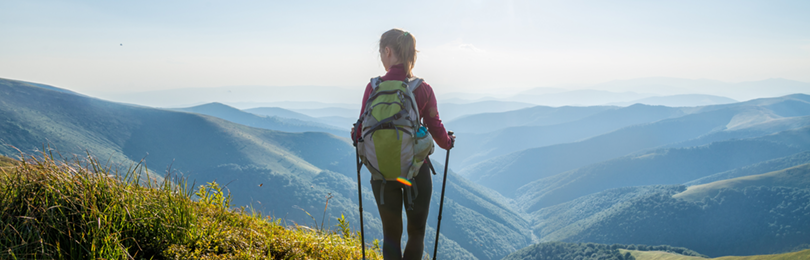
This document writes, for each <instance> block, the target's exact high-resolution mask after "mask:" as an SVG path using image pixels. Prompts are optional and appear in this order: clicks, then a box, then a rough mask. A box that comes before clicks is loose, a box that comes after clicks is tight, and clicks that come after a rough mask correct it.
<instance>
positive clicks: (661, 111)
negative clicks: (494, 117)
mask: <svg viewBox="0 0 810 260" xmlns="http://www.w3.org/2000/svg"><path fill="white" fill-rule="evenodd" d="M682 115H684V112H683V111H682V110H681V109H679V108H670V107H663V106H647V105H640V104H639V105H633V106H629V107H623V108H618V109H608V110H605V111H601V112H598V113H596V114H593V115H590V116H587V117H585V118H582V119H579V120H576V121H573V122H566V123H561V124H555V125H545V126H515V127H509V128H504V129H501V130H497V131H493V132H489V133H483V134H466V133H459V134H457V136H462V138H463V139H461V140H464V141H463V142H458V143H457V144H456V147H457V148H458V149H457V151H456V152H454V153H453V160H454V161H456V162H461V165H471V164H473V163H475V162H480V161H483V160H486V159H489V158H492V157H496V156H500V155H504V154H508V153H512V152H516V151H520V150H525V149H529V148H536V147H543V146H549V145H554V144H561V143H570V142H576V141H581V140H585V139H587V138H591V137H594V136H597V135H601V134H605V133H609V132H612V131H615V130H618V129H620V128H623V127H627V126H631V125H637V124H643V123H650V122H655V121H659V120H663V119H667V118H673V117H678V116H682Z"/></svg>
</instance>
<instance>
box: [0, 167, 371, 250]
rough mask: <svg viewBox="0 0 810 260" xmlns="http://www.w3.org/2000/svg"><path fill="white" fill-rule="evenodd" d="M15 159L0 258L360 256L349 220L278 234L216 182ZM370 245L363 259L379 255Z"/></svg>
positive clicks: (5, 193)
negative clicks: (329, 227) (330, 227)
mask: <svg viewBox="0 0 810 260" xmlns="http://www.w3.org/2000/svg"><path fill="white" fill-rule="evenodd" d="M21 158H22V159H21V160H19V161H13V163H12V164H13V166H11V167H8V166H6V167H2V168H0V232H2V233H0V234H2V237H0V259H54V258H56V259H360V258H362V257H361V253H360V239H359V236H358V235H357V234H356V233H354V232H350V231H348V230H347V229H348V228H347V227H348V224H344V225H342V226H341V227H340V230H339V232H338V231H324V230H310V229H308V228H303V227H302V228H298V227H292V228H286V227H284V226H282V225H281V224H280V223H281V221H280V220H279V219H272V218H270V217H263V216H262V215H261V214H260V213H257V212H255V211H252V210H250V209H246V208H244V207H240V208H235V209H234V208H232V207H231V205H230V195H229V194H226V193H225V192H223V190H222V188H221V187H220V186H219V184H217V183H213V182H212V183H208V184H206V185H201V186H200V187H199V188H198V189H197V190H196V192H192V189H190V188H189V187H188V185H187V184H186V183H185V182H184V181H183V180H182V179H177V178H174V179H173V178H171V176H168V175H167V176H165V177H164V178H163V181H161V182H156V181H154V180H153V179H152V178H149V177H148V175H145V174H144V173H145V172H148V171H145V169H143V168H142V167H140V165H137V166H134V167H133V168H130V169H129V170H127V171H126V172H124V173H123V174H119V173H118V172H112V171H111V170H110V169H111V168H110V167H103V166H102V165H101V164H100V163H99V162H98V161H97V160H95V159H93V158H92V157H90V156H87V157H85V158H77V159H73V160H71V161H66V160H62V159H55V158H54V157H53V156H52V154H42V156H26V155H22V156H21ZM141 176H146V177H147V178H146V179H147V180H142V179H141ZM192 193H193V194H194V195H195V198H197V201H195V200H192ZM344 221H345V219H342V220H341V221H340V222H341V223H343V222H344ZM375 249H376V250H367V252H366V253H367V254H368V255H369V259H382V258H381V256H380V254H379V249H378V248H375Z"/></svg>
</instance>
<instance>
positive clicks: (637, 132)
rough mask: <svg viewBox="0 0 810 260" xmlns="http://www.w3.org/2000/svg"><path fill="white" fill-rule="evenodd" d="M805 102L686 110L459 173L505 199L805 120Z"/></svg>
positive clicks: (801, 98)
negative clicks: (663, 152) (649, 156)
mask: <svg viewBox="0 0 810 260" xmlns="http://www.w3.org/2000/svg"><path fill="white" fill-rule="evenodd" d="M807 99H810V96H807V95H790V96H785V97H780V98H769V99H758V100H752V101H748V102H741V103H735V104H728V105H715V106H707V107H698V108H692V109H687V110H686V111H685V112H687V113H688V114H687V115H684V116H682V117H677V118H671V119H665V120H661V121H657V122H653V123H648V124H639V125H634V126H629V127H625V128H622V129H619V130H616V131H614V132H610V133H607V134H603V135H599V136H596V137H593V138H590V139H587V140H584V141H579V142H575V143H566V144H557V145H551V146H545V147H539V148H531V149H527V150H523V151H518V152H514V153H510V154H506V155H502V156H498V157H494V158H491V159H488V160H485V161H481V162H477V163H475V164H471V165H467V166H465V168H463V169H462V170H461V171H460V172H461V174H463V175H465V176H467V177H468V178H470V179H471V180H473V181H474V182H476V183H479V184H482V185H485V186H487V187H489V188H492V189H494V190H496V191H498V192H501V193H502V194H504V195H506V196H507V197H508V196H512V195H513V194H514V191H515V190H516V189H517V188H518V187H519V185H518V184H520V185H522V184H525V183H528V182H531V181H533V180H537V179H541V178H545V177H549V176H552V175H555V174H558V173H561V172H564V171H568V170H573V169H576V168H579V167H583V166H586V165H588V164H591V163H596V162H600V161H604V160H608V159H611V158H616V157H620V156H624V155H627V154H631V153H637V152H642V151H645V150H648V149H653V148H656V147H659V146H664V145H668V144H674V143H679V142H684V141H687V140H692V139H695V138H699V137H701V136H705V135H708V134H711V133H716V132H721V131H725V130H731V131H733V130H740V129H744V128H748V127H753V126H758V125H761V124H762V123H765V122H769V121H772V120H773V119H778V118H782V117H786V116H804V115H806V114H810V101H807ZM798 121H799V122H801V121H802V120H798ZM792 124H793V123H790V124H784V125H788V126H789V125H792ZM776 125H782V124H780V123H777V124H776ZM798 125H801V123H799V124H798ZM771 128H772V129H780V128H782V126H779V127H770V126H767V127H763V128H762V129H771ZM755 133H761V132H756V131H755ZM765 134H769V133H767V132H765Z"/></svg>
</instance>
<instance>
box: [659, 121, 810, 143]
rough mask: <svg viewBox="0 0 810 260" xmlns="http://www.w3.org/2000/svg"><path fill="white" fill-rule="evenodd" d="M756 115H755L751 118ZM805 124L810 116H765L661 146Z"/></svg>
mask: <svg viewBox="0 0 810 260" xmlns="http://www.w3.org/2000/svg"><path fill="white" fill-rule="evenodd" d="M765 114H767V112H766V113H762V114H761V115H765ZM756 117H757V116H754V117H751V118H756ZM806 126H810V116H797V117H786V118H775V119H774V118H765V119H763V120H752V121H751V122H748V123H746V124H744V125H738V126H735V127H732V128H727V129H725V130H723V131H717V132H712V133H709V134H706V135H703V136H700V137H698V138H695V139H690V140H686V141H683V142H677V143H671V144H668V145H665V146H662V148H679V147H690V146H701V145H705V144H710V143H712V142H717V141H723V140H729V139H742V138H751V137H758V136H763V135H769V134H772V133H776V132H781V131H785V130H790V129H797V128H802V127H806Z"/></svg>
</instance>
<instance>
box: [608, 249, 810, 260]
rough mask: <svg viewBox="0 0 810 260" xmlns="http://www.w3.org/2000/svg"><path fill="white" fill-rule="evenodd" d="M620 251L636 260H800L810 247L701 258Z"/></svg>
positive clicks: (654, 252)
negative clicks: (777, 252) (769, 253)
mask: <svg viewBox="0 0 810 260" xmlns="http://www.w3.org/2000/svg"><path fill="white" fill-rule="evenodd" d="M619 251H620V252H622V253H630V255H632V256H633V257H635V258H636V260H701V259H714V260H800V259H810V249H808V250H802V251H799V252H791V253H784V254H773V255H752V256H723V257H717V258H702V257H694V256H685V255H679V254H673V253H668V252H661V251H638V250H625V249H619Z"/></svg>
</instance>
